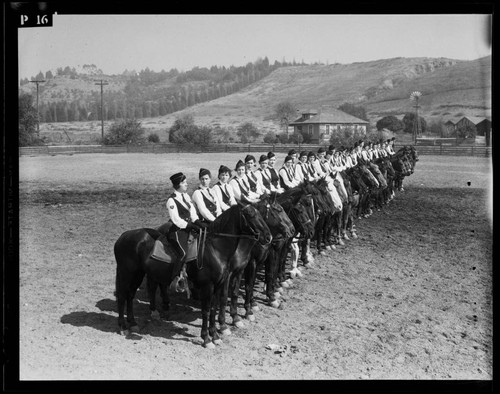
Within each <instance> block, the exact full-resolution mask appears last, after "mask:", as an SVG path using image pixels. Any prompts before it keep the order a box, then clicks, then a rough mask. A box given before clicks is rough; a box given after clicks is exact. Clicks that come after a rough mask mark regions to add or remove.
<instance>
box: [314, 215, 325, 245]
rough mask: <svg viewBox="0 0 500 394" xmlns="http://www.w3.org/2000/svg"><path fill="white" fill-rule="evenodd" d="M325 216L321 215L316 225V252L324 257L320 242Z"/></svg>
mask: <svg viewBox="0 0 500 394" xmlns="http://www.w3.org/2000/svg"><path fill="white" fill-rule="evenodd" d="M325 220H326V215H325V214H322V215H321V216H320V217H319V219H318V222H317V224H316V226H317V227H316V230H317V231H316V252H317V253H318V254H321V255H325V254H326V253H325V251H324V250H322V248H321V241H322V239H323V235H324V234H323V233H324V226H325Z"/></svg>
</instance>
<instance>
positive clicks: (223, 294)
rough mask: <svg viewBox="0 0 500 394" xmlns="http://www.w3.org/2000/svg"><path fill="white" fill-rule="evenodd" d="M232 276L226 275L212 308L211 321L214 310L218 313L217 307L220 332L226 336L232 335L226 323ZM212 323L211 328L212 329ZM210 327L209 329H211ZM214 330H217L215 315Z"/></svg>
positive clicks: (218, 288) (216, 293) (218, 287)
mask: <svg viewBox="0 0 500 394" xmlns="http://www.w3.org/2000/svg"><path fill="white" fill-rule="evenodd" d="M230 279H231V278H230V275H229V274H226V277H225V278H223V279H222V284H220V285H218V286H217V288H216V292H215V299H214V300H213V305H214V306H213V307H211V310H210V319H212V315H211V314H212V310H213V309H215V311H217V307H219V329H220V332H221V333H222V334H224V335H230V334H231V330H230V329H229V327H228V326H227V323H226V306H227V300H228V292H229V281H230ZM211 324H212V323H210V327H211ZM210 327H209V329H210ZM214 329H215V315H214ZM210 335H211V336H212V338H213V337H214V334H213V333H212V332H210ZM215 335H216V336H217V338H218V335H217V332H215Z"/></svg>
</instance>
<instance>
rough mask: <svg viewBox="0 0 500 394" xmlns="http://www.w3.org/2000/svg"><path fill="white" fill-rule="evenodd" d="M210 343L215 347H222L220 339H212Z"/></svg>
mask: <svg viewBox="0 0 500 394" xmlns="http://www.w3.org/2000/svg"><path fill="white" fill-rule="evenodd" d="M212 342H213V344H214V345H216V346H220V345H222V339H220V338H219V339H214V340H213V341H212Z"/></svg>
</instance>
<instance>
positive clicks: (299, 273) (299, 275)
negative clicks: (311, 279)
mask: <svg viewBox="0 0 500 394" xmlns="http://www.w3.org/2000/svg"><path fill="white" fill-rule="evenodd" d="M295 269H296V270H297V271H296V274H297V278H302V277H303V276H304V274H303V273H302V272H300V271H299V269H298V268H295Z"/></svg>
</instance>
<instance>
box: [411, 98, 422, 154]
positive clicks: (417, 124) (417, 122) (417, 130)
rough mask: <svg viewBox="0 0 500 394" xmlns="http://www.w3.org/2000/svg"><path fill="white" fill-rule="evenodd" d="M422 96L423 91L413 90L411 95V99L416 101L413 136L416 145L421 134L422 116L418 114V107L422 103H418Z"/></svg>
mask: <svg viewBox="0 0 500 394" xmlns="http://www.w3.org/2000/svg"><path fill="white" fill-rule="evenodd" d="M421 96H422V93H420V92H418V91H415V92H412V94H411V95H410V100H412V101H415V105H414V107H415V120H414V122H413V138H414V143H415V145H416V144H417V137H419V136H420V133H421V131H422V130H421V127H420V117H419V116H418V109H419V108H420V105H418V100H419V99H420V97H421Z"/></svg>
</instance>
